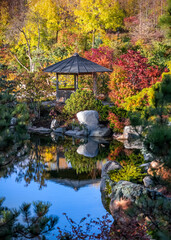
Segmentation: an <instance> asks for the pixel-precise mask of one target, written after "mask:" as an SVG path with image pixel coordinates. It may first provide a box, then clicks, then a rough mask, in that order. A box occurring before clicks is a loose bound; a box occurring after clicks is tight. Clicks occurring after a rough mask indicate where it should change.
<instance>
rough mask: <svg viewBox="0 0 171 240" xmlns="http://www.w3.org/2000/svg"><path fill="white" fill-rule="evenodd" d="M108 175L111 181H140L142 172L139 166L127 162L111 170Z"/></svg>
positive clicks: (142, 175)
mask: <svg viewBox="0 0 171 240" xmlns="http://www.w3.org/2000/svg"><path fill="white" fill-rule="evenodd" d="M109 176H110V178H111V180H112V181H113V182H119V181H121V180H122V181H133V182H134V181H142V179H143V177H144V174H143V173H141V168H140V167H137V166H136V165H135V164H134V163H132V162H131V163H129V164H126V165H125V166H123V168H121V169H120V170H112V171H110V173H109Z"/></svg>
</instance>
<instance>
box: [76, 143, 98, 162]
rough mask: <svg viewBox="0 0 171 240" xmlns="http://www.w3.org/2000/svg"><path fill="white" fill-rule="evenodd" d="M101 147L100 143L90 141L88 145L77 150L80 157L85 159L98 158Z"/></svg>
mask: <svg viewBox="0 0 171 240" xmlns="http://www.w3.org/2000/svg"><path fill="white" fill-rule="evenodd" d="M98 147H99V145H98V143H96V142H94V141H92V140H89V141H88V143H86V144H83V145H80V146H79V147H78V149H77V153H78V154H80V155H84V156H85V157H90V158H93V157H96V156H97V154H98V152H99V149H98Z"/></svg>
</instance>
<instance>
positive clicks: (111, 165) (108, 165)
mask: <svg viewBox="0 0 171 240" xmlns="http://www.w3.org/2000/svg"><path fill="white" fill-rule="evenodd" d="M120 168H122V166H121V165H120V164H119V163H118V162H115V161H107V162H106V163H105V164H104V165H103V167H102V174H101V176H102V177H103V176H104V175H107V173H108V172H109V171H111V170H116V169H120Z"/></svg>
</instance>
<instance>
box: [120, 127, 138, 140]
mask: <svg viewBox="0 0 171 240" xmlns="http://www.w3.org/2000/svg"><path fill="white" fill-rule="evenodd" d="M141 132H142V127H141V126H137V127H132V126H125V127H124V131H123V135H122V137H123V139H124V140H127V139H135V138H139V135H140V134H141ZM120 139H121V137H120Z"/></svg>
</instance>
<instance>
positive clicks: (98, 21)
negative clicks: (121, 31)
mask: <svg viewBox="0 0 171 240" xmlns="http://www.w3.org/2000/svg"><path fill="white" fill-rule="evenodd" d="M74 14H75V16H76V21H77V23H78V25H79V27H80V29H81V31H83V32H84V33H87V34H88V33H91V34H92V47H94V40H95V34H96V33H99V32H101V31H104V30H108V29H111V30H114V31H116V30H117V28H118V27H121V26H123V17H124V14H123V11H122V10H121V8H120V6H119V3H118V2H117V1H115V0H112V1H110V0H80V1H79V2H78V3H77V8H76V9H75V11H74Z"/></svg>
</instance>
